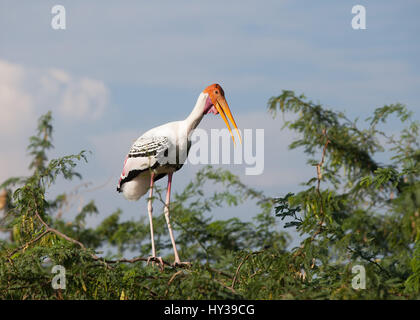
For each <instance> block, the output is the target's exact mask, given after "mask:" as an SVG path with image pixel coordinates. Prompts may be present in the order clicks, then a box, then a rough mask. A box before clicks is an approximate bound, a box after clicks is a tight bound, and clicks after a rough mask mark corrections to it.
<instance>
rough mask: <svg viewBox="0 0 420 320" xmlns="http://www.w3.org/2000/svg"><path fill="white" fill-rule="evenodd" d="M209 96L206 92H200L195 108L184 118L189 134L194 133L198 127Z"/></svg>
mask: <svg viewBox="0 0 420 320" xmlns="http://www.w3.org/2000/svg"><path fill="white" fill-rule="evenodd" d="M207 96H208V95H207V94H205V93H200V95H199V96H198V99H197V102H196V103H195V106H194V109H193V110H192V111H191V113H190V115H189V116H188V117H187V118H186V119H185V120H184V124H185V126H186V129H187V134H188V136H189V135H190V134H191V133H192V131H193V130H194V129H195V128H197V126H198V124H199V123H200V121H201V119H203V116H204V114H203V112H204V108H205V106H206V101H207Z"/></svg>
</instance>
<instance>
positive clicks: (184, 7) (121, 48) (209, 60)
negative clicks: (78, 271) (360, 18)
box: [0, 0, 420, 219]
mask: <svg viewBox="0 0 420 320" xmlns="http://www.w3.org/2000/svg"><path fill="white" fill-rule="evenodd" d="M56 4H61V5H64V7H65V8H66V20H67V29H66V30H59V31H57V30H53V29H52V28H51V26H50V23H51V18H52V14H51V8H52V6H53V5H56ZM356 4H362V5H365V7H366V11H367V29H366V30H353V29H352V28H351V20H352V18H353V15H352V13H351V8H352V7H353V6H354V5H356ZM419 9H420V3H419V2H418V1H410V0H406V1H404V2H396V1H379V0H370V1H349V0H346V1H311V2H309V1H281V0H277V1H250V0H242V1H236V0H235V1H228V2H226V1H211V2H209V1H184V0H180V1H176V2H174V1H153V2H152V1H112V2H111V1H93V0H90V1H80V0H76V1H75V0H72V1H70V0H62V1H60V2H59V3H57V2H56V1H42V2H41V1H37V2H35V1H30V0H26V1H25V0H22V1H9V0H1V1H0V108H1V113H2V118H0V143H1V144H2V145H3V146H7V147H3V148H1V150H0V167H1V168H2V169H1V170H0V180H3V179H5V178H6V177H8V176H10V175H20V174H25V173H27V170H26V167H27V164H28V159H27V158H26V157H25V149H24V148H25V146H26V142H27V138H28V136H29V135H31V134H32V133H33V131H34V126H35V121H34V120H35V119H36V118H37V117H39V116H40V115H41V114H43V113H44V112H45V111H46V110H50V109H51V110H53V114H54V118H55V140H54V144H55V146H56V149H55V150H54V152H53V155H54V156H59V155H64V154H68V153H76V152H78V151H79V150H81V149H88V150H91V151H92V152H93V153H92V155H91V156H90V162H89V164H87V165H83V166H82V167H81V169H80V171H81V172H82V173H83V175H84V178H85V180H86V181H91V182H92V183H93V186H98V185H103V184H104V183H106V182H108V183H107V184H106V185H105V186H104V187H102V188H101V189H99V190H97V191H95V192H91V193H89V194H86V199H83V200H84V201H88V200H89V199H90V198H94V199H95V200H96V201H97V203H98V205H99V207H100V209H102V210H103V211H102V212H103V213H102V216H101V217H100V218H101V219H102V218H103V217H104V216H105V215H106V214H108V213H111V212H112V211H113V210H114V209H115V208H118V207H120V208H123V210H124V212H125V213H124V217H125V218H137V217H138V216H139V215H145V214H146V206H145V202H144V200H143V202H140V203H138V204H135V203H134V204H133V203H129V202H127V201H125V200H124V199H123V198H122V197H121V195H118V194H117V193H116V192H115V184H116V182H117V180H118V176H119V173H120V170H121V168H122V162H123V159H124V156H125V153H126V152H127V150H128V148H129V146H130V144H131V142H132V141H133V140H134V139H135V138H137V137H138V136H139V135H140V134H141V133H142V132H144V131H146V130H147V129H149V128H151V127H154V126H156V125H159V124H163V123H166V122H169V121H173V120H179V119H183V118H185V117H186V116H187V115H188V113H189V112H190V111H191V109H192V107H193V106H194V103H195V101H196V99H197V96H198V94H199V93H200V92H201V91H202V90H203V89H204V88H205V87H206V86H207V85H209V84H211V83H214V82H218V83H220V84H221V85H222V86H223V88H224V89H225V92H226V95H227V98H228V101H229V103H230V106H231V109H232V111H233V113H234V115H235V118H236V119H237V123H238V125H239V126H240V127H242V128H264V129H265V171H264V174H263V175H261V176H254V177H251V176H244V175H243V172H244V170H243V168H241V167H237V166H236V167H233V168H230V169H232V170H233V171H234V172H235V173H237V174H238V175H240V176H241V178H242V179H243V180H244V181H245V182H246V183H248V184H250V185H251V186H253V187H255V188H257V189H261V190H263V191H265V192H267V193H268V194H269V195H282V194H285V193H286V192H288V191H297V190H299V188H300V187H299V183H300V182H302V181H305V180H306V179H308V178H310V177H311V176H312V175H313V174H314V173H315V172H314V168H312V167H307V166H306V164H305V163H306V158H305V157H304V155H303V154H302V153H301V152H300V151H288V150H287V145H288V144H289V143H290V142H291V141H292V138H293V133H291V132H288V131H280V130H279V128H280V127H281V124H282V122H281V119H280V118H278V119H276V120H272V119H271V117H270V116H269V115H268V114H267V112H266V104H267V101H268V99H269V98H270V97H271V96H273V95H277V94H279V93H281V90H283V89H290V90H294V91H296V92H297V93H305V95H306V96H308V97H309V98H311V99H312V100H314V101H319V102H321V103H323V104H324V105H326V106H328V107H330V108H332V109H334V110H341V111H346V112H347V113H348V115H349V116H350V117H357V116H359V117H361V118H365V117H367V116H369V115H370V114H371V112H372V111H373V110H374V109H375V108H376V107H379V106H382V105H384V104H389V103H394V102H401V103H405V104H407V106H408V107H409V108H410V109H411V110H413V111H415V116H416V117H417V118H419V111H418V109H419V107H418V101H419V98H420V90H419V88H420V72H419V71H420V70H419V69H420V66H419V58H418V57H419V56H420V44H419V41H418V39H419V36H418V35H419V33H420V22H419V19H418V13H419ZM209 117H210V118H209ZM209 117H206V118H205V119H204V120H203V122H202V124H201V127H203V128H206V129H208V130H209V129H210V128H212V127H216V128H223V127H224V124H223V122H222V121H221V119H219V117H211V116H209ZM397 129H398V127H392V126H390V127H388V130H391V131H394V130H397ZM198 169H199V168H198V167H191V166H190V167H186V168H184V169H183V171H181V172H184V173H183V174H181V173H179V174H178V175H176V176H175V177H174V183H175V190H181V189H182V188H183V186H185V184H186V183H187V182H188V181H189V179H190V178H192V177H193V174H194V172H195V171H197V170H198ZM73 186H74V184H72V185H68V184H66V183H60V188H62V189H63V190H68V189H69V188H72V187H73ZM76 209H77V208H74V210H73V211H75V210H76ZM243 211H244V207H240V208H238V209H234V210H232V209H220V210H219V211H216V212H214V215H215V216H216V217H219V218H220V217H231V216H242V217H244V218H249V215H247V214H246V213H243Z"/></svg>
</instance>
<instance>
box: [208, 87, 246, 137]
mask: <svg viewBox="0 0 420 320" xmlns="http://www.w3.org/2000/svg"><path fill="white" fill-rule="evenodd" d="M204 92H205V93H208V94H209V96H210V99H211V102H212V103H213V105H214V107H215V108H216V109H217V111H218V112H219V114H220V116H221V117H222V118H223V121H224V122H225V124H226V126H227V128H228V129H229V132H230V135H231V136H232V140H233V144H235V138H234V137H233V133H232V129H231V128H230V125H229V122H228V120H227V118H229V120H230V121H231V122H232V125H233V127H234V128H235V129H236V133H237V134H238V137H239V141H240V142H241V144H242V137H241V134H240V133H239V129H238V126H237V125H236V122H235V119H234V118H233V116H232V112H230V109H229V105H228V103H227V101H226V98H225V93H224V91H223V89H222V87H221V86H220V85H218V84H216V83H215V84H212V85H210V86H208V87H207V88H206V89H205V90H204ZM226 117H227V118H226Z"/></svg>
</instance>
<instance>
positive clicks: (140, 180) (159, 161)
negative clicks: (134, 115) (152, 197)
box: [117, 93, 208, 200]
mask: <svg viewBox="0 0 420 320" xmlns="http://www.w3.org/2000/svg"><path fill="white" fill-rule="evenodd" d="M207 97H208V94H206V93H201V94H200V96H199V97H198V99H197V103H196V105H195V107H194V109H193V111H192V112H191V114H190V115H189V116H188V117H187V118H186V119H185V120H183V121H174V122H169V123H166V124H164V125H161V126H159V127H156V128H153V129H151V130H149V131H147V132H145V133H144V134H143V135H142V136H140V137H139V138H138V139H137V140H136V141H135V142H134V143H133V145H132V146H131V148H130V151H129V153H128V155H127V157H126V160H125V162H124V168H123V171H122V173H121V177H120V181H119V182H118V186H117V190H118V191H119V192H122V193H123V195H124V197H125V198H126V199H127V200H138V199H140V197H141V196H143V195H144V194H146V193H147V190H148V189H149V187H150V176H151V170H153V172H154V173H155V175H156V178H155V181H156V180H158V179H160V178H162V177H164V176H165V175H166V174H168V173H169V172H174V171H177V170H179V169H180V168H181V167H182V164H183V163H184V162H185V160H186V156H187V155H188V146H189V144H190V142H189V137H190V136H191V133H192V131H193V129H194V128H196V127H197V125H198V124H199V123H200V121H201V119H202V117H203V111H204V109H205V104H206V99H207ZM176 155H178V159H177V160H178V161H177V162H176V163H174V162H175V161H176V159H175V157H176ZM168 159H169V160H175V161H170V162H171V163H169V164H168V163H167V160H168ZM165 160H166V163H165Z"/></svg>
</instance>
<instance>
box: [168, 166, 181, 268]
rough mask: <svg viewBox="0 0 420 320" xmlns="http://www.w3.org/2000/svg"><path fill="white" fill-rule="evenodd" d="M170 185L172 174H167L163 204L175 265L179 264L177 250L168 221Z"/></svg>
mask: <svg viewBox="0 0 420 320" xmlns="http://www.w3.org/2000/svg"><path fill="white" fill-rule="evenodd" d="M171 185H172V173H168V189H167V191H166V202H165V211H164V212H165V219H166V224H167V225H168V229H169V236H170V237H171V241H172V247H173V248H174V255H175V264H181V260H179V255H178V250H177V249H176V244H175V238H174V233H173V231H172V226H171V222H170V220H169V204H170V202H171Z"/></svg>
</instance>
